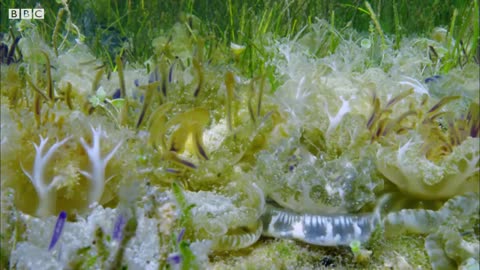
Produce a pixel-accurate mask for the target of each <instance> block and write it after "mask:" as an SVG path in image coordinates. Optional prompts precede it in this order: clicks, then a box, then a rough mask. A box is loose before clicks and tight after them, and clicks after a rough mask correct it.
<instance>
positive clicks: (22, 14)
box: [8, 8, 45, 20]
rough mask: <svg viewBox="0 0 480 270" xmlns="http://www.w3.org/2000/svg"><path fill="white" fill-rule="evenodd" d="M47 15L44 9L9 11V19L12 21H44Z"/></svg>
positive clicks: (12, 9)
mask: <svg viewBox="0 0 480 270" xmlns="http://www.w3.org/2000/svg"><path fill="white" fill-rule="evenodd" d="M44 15H45V11H44V10H43V8H34V9H31V8H22V9H19V8H9V9H8V18H9V19H10V20H18V19H25V20H31V19H34V20H43V16H44Z"/></svg>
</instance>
